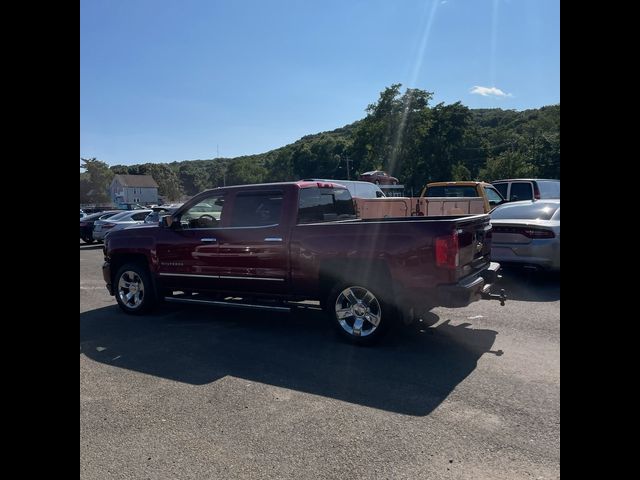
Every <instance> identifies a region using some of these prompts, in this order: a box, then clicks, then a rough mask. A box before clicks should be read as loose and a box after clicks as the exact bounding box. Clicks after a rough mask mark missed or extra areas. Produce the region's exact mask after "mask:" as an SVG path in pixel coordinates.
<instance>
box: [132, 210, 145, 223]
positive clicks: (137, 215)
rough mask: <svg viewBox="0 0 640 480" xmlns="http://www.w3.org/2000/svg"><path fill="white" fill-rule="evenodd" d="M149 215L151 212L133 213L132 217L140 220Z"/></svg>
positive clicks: (137, 220)
mask: <svg viewBox="0 0 640 480" xmlns="http://www.w3.org/2000/svg"><path fill="white" fill-rule="evenodd" d="M147 215H149V212H142V213H136V214H134V215H131V219H132V220H135V221H136V222H139V221H140V220H144V219H145V218H147Z"/></svg>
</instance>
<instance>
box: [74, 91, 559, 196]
mask: <svg viewBox="0 0 640 480" xmlns="http://www.w3.org/2000/svg"><path fill="white" fill-rule="evenodd" d="M400 87H401V86H400V85H399V84H396V85H392V86H391V87H388V88H386V89H385V90H384V91H383V92H381V94H380V98H379V99H378V101H377V102H376V103H373V104H371V105H369V106H368V107H367V109H366V116H365V117H364V118H363V119H362V120H358V121H356V122H354V123H352V124H349V125H346V126H344V127H342V128H338V129H336V130H332V131H329V132H322V133H317V134H313V135H307V136H305V137H302V138H301V139H300V140H298V141H296V142H294V143H292V144H289V145H286V146H283V147H281V148H277V149H275V150H271V151H269V152H266V153H261V154H256V155H248V156H242V157H236V158H217V159H209V160H186V161H176V162H172V163H168V164H154V163H146V164H139V165H130V166H123V165H117V166H113V167H110V172H109V174H110V175H111V176H112V175H113V174H115V173H129V174H143V173H149V174H151V175H153V177H154V178H155V180H156V182H158V184H159V185H160V193H161V194H162V195H163V196H164V197H165V198H167V199H176V198H180V197H181V196H182V195H194V194H196V193H198V192H200V191H202V190H205V189H207V188H213V187H217V186H222V185H225V184H226V185H237V184H248V183H261V182H268V181H287V180H298V179H301V178H311V177H319V178H336V179H341V178H342V179H346V178H347V170H346V169H347V164H348V165H349V169H350V172H349V173H350V177H351V178H352V179H353V178H357V175H358V174H359V173H361V172H364V171H367V170H374V169H380V170H385V171H387V172H388V173H390V174H391V175H393V176H395V177H398V178H399V179H400V181H401V183H403V184H405V185H406V186H407V187H408V188H409V189H414V190H418V189H420V188H421V187H422V186H423V185H424V184H425V183H427V182H430V181H439V180H473V179H479V180H485V181H491V180H495V179H498V178H513V177H541V178H558V179H559V178H560V105H559V104H558V105H551V106H546V107H542V108H538V109H531V110H524V111H515V110H502V109H473V110H472V109H469V108H467V107H466V106H464V105H462V104H461V103H460V102H457V103H453V104H448V105H445V104H444V103H439V104H436V105H431V104H430V103H431V99H432V93H430V92H427V91H425V90H419V89H406V90H405V91H404V93H402V92H401V91H400ZM99 160H104V159H99ZM99 160H95V159H90V160H85V162H93V163H92V164H89V165H90V166H91V167H93V168H88V169H87V172H85V173H82V174H81V201H83V200H84V201H88V200H90V199H88V198H83V191H84V192H85V193H86V192H88V191H92V192H96V191H99V190H100V187H99V185H95V182H93V181H92V178H93V177H95V178H97V177H98V176H100V177H104V176H105V175H98V174H96V173H94V175H93V177H92V175H91V172H92V170H93V171H95V170H96V169H98V168H103V167H104V168H106V166H105V164H103V162H100V161H99ZM103 173H106V172H103ZM109 174H107V175H106V177H109ZM83 176H84V177H83ZM83 182H84V184H85V185H84V187H83ZM91 184H93V185H91ZM85 197H86V195H85ZM94 200H95V199H94Z"/></svg>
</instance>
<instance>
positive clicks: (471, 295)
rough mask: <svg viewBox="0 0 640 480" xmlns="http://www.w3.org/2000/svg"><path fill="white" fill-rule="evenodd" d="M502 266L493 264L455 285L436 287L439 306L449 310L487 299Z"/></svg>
mask: <svg viewBox="0 0 640 480" xmlns="http://www.w3.org/2000/svg"><path fill="white" fill-rule="evenodd" d="M499 271H500V264H499V263H497V262H491V263H490V264H489V267H488V268H486V269H485V270H483V271H482V272H480V273H479V274H477V275H472V276H470V277H467V278H464V279H462V280H460V281H459V282H458V283H455V284H446V285H438V286H437V287H436V302H437V304H438V305H437V306H440V307H447V308H458V307H466V306H467V305H469V304H470V303H472V302H475V301H476V300H480V299H481V298H483V297H484V298H486V295H487V294H488V293H489V292H490V290H491V285H492V284H493V283H495V282H496V280H497V279H498V272H499Z"/></svg>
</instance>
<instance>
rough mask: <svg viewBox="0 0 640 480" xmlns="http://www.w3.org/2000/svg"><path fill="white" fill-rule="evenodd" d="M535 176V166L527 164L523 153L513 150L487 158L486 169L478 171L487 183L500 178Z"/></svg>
mask: <svg viewBox="0 0 640 480" xmlns="http://www.w3.org/2000/svg"><path fill="white" fill-rule="evenodd" d="M536 174H537V172H536V167H535V165H533V164H531V163H529V162H527V160H526V157H525V155H524V154H523V153H521V152H518V151H514V150H507V151H505V152H502V153H500V154H499V155H498V156H496V157H492V158H489V159H488V160H487V165H486V167H485V168H483V169H481V170H480V177H481V178H482V179H483V180H485V181H489V182H490V181H493V180H499V179H501V178H523V177H535V176H536Z"/></svg>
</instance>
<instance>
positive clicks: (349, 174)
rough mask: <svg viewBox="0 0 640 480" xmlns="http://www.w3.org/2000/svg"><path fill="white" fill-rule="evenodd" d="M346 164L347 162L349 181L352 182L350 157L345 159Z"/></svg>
mask: <svg viewBox="0 0 640 480" xmlns="http://www.w3.org/2000/svg"><path fill="white" fill-rule="evenodd" d="M344 161H345V162H347V180H351V173H350V171H349V162H350V161H351V159H350V158H349V157H347V158H345V159H344Z"/></svg>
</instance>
